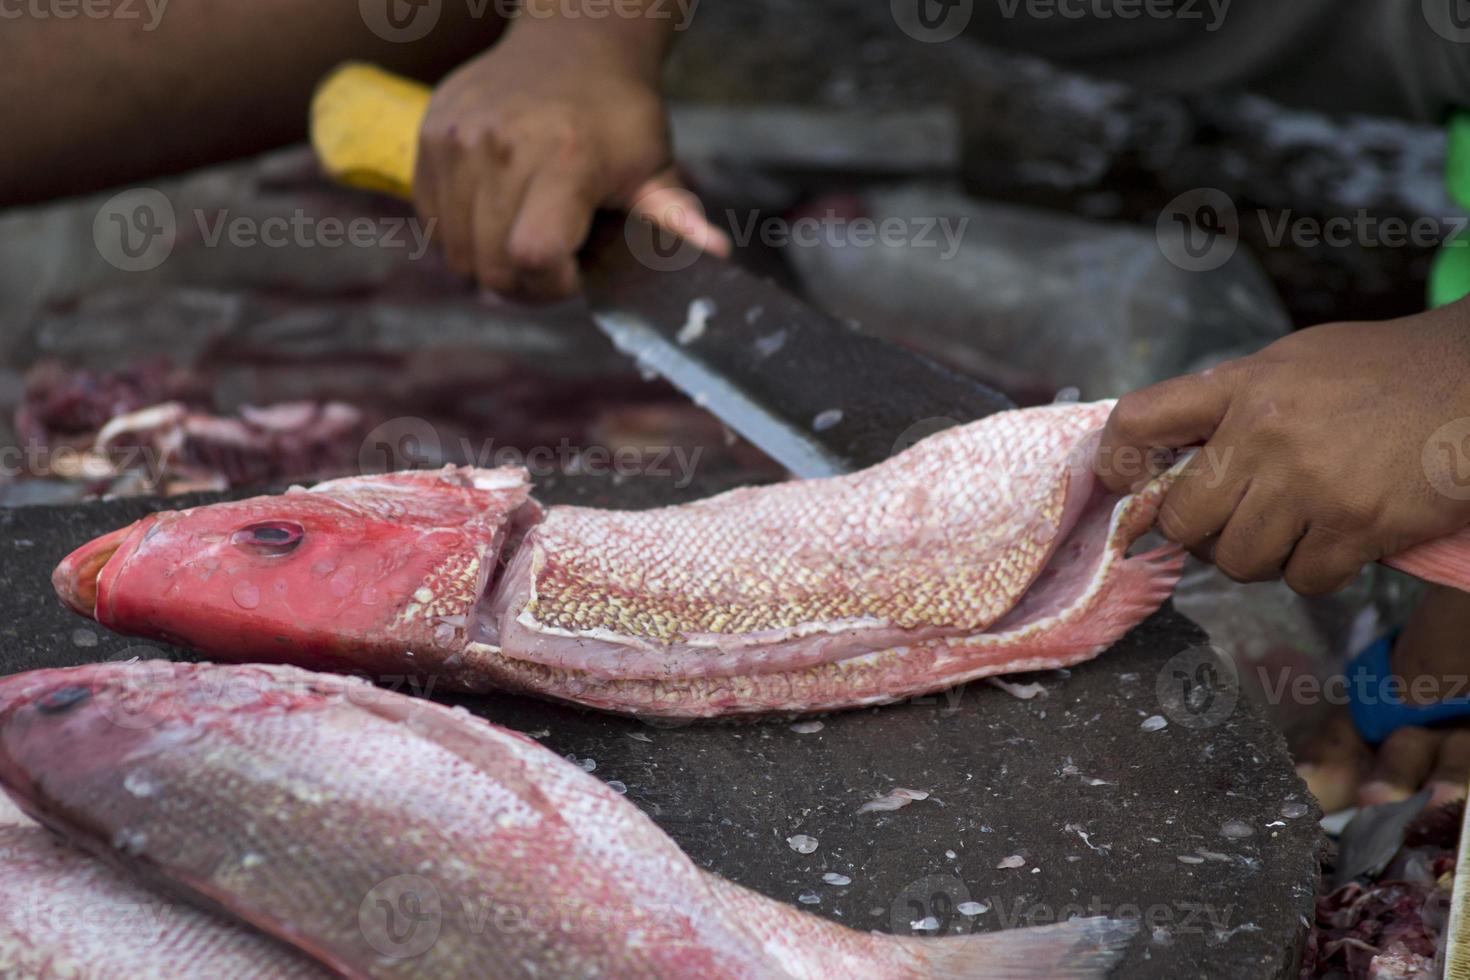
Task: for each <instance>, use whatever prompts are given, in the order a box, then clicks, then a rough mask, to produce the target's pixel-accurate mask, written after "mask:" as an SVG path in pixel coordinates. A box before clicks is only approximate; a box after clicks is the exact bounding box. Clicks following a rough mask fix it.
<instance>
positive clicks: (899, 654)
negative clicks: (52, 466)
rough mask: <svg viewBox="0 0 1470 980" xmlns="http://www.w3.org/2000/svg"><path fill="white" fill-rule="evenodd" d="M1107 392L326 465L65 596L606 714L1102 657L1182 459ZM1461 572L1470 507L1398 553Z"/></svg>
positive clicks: (183, 636) (207, 633)
mask: <svg viewBox="0 0 1470 980" xmlns="http://www.w3.org/2000/svg"><path fill="white" fill-rule="evenodd" d="M1111 407H1112V403H1110V402H1100V403H1096V404H1092V405H1053V406H1044V407H1040V408H1031V409H1023V410H1017V411H1013V412H1005V413H1000V414H997V415H993V416H990V417H988V418H986V419H982V420H980V421H978V422H974V423H971V424H969V425H965V426H957V427H954V428H951V429H949V430H946V431H943V432H940V433H937V434H935V435H933V436H931V437H929V438H927V439H925V440H923V441H921V442H919V443H917V444H916V445H914V446H912V447H910V448H909V449H907V450H905V451H904V452H902V453H900V454H899V455H897V456H895V457H894V458H892V459H890V460H888V461H886V462H884V463H881V464H879V465H877V466H875V467H871V468H869V469H867V470H864V471H862V472H859V473H854V474H850V475H848V476H843V477H834V478H829V479H824V480H809V481H800V482H791V483H787V484H778V485H774V486H767V487H757V488H748V489H742V490H736V491H732V492H730V493H726V494H722V495H720V496H717V497H712V498H709V499H707V500H702V501H696V502H693V503H688V504H683V505H680V506H677V507H667V508H662V509H659V510H653V511H643V512H622V511H605V510H593V509H589V508H578V507H551V508H549V509H548V510H542V509H541V507H540V506H539V505H538V504H537V503H536V502H535V501H534V500H532V499H531V498H530V496H529V492H530V484H529V477H528V475H527V474H526V473H525V472H524V471H523V470H519V469H514V468H503V469H499V470H482V469H473V468H464V467H460V468H456V467H447V468H445V469H443V470H439V471H435V472H428V473H422V472H420V473H394V474H387V475H381V476H367V477H353V478H348V479H344V480H334V481H330V482H328V483H324V484H321V485H319V486H318V487H316V488H314V489H313V490H312V491H310V492H294V493H288V494H285V495H281V496H276V497H258V498H254V499H251V500H245V501H236V502H231V503H225V504H217V505H214V506H210V507H201V508H196V509H194V510H191V511H183V512H177V513H162V514H158V515H154V516H152V517H148V518H144V520H142V521H140V522H138V523H137V524H135V525H133V526H132V527H130V528H124V529H120V530H119V531H116V532H114V533H113V534H110V535H107V536H104V537H103V538H99V539H98V540H96V541H94V542H91V543H89V544H87V545H84V546H83V547H82V548H79V549H78V550H77V551H76V552H75V553H74V554H73V555H71V556H69V557H68V558H67V559H66V560H65V561H64V562H62V564H61V565H60V566H59V567H58V568H57V570H56V573H55V575H54V576H53V580H54V582H55V584H56V587H57V590H58V592H59V593H60V594H61V595H62V597H63V598H64V599H65V600H66V601H67V602H68V603H69V604H70V605H71V606H72V607H73V608H74V609H76V610H77V611H79V612H82V613H84V614H86V615H90V616H93V617H94V618H95V619H96V620H97V621H98V622H100V623H102V624H103V625H105V626H108V627H109V628H112V629H115V630H118V631H120V632H125V633H133V634H137V635H143V636H153V637H158V638H160V639H171V640H175V641H178V642H183V643H186V644H189V645H191V646H193V647H195V648H197V649H199V650H201V651H203V652H205V653H207V654H210V655H212V656H215V657H218V658H221V659H227V660H235V661H242V660H245V661H248V660H259V661H266V662H287V663H294V664H297V665H301V666H307V667H316V668H322V669H331V670H351V671H355V672H362V673H366V674H368V675H370V676H380V677H381V676H385V675H390V676H402V675H404V674H409V675H411V676H415V677H419V678H432V679H433V681H434V683H435V684H436V685H437V686H438V687H439V688H440V689H457V690H465V691H485V690H490V689H496V688H500V689H507V690H515V691H522V692H527V693H532V694H537V695H540V696H545V697H551V698H556V699H560V700H568V701H573V702H576V703H579V704H584V705H589V706H593V707H598V708H601V709H604V710H609V711H622V712H629V713H635V714H655V715H661V716H669V717H708V716H717V715H726V714H742V713H758V712H766V711H784V712H801V711H826V710H833V709H836V708H842V707H855V706H861V705H866V704H875V703H880V702H882V701H891V700H895V699H898V698H903V697H908V696H911V695H915V694H924V693H931V692H934V691H939V690H943V689H944V688H947V687H951V686H953V685H955V684H959V683H963V682H965V681H967V680H973V679H975V678H977V677H984V676H989V675H994V674H1002V673H1010V672H1017V671H1024V670H1034V669H1039V668H1047V667H1062V666H1068V665H1071V664H1075V663H1078V662H1080V661H1082V660H1086V659H1088V658H1089V657H1092V656H1096V655H1097V654H1098V653H1100V652H1101V651H1102V650H1104V649H1106V648H1107V647H1108V646H1109V645H1110V644H1111V643H1113V642H1114V641H1116V640H1117V639H1118V638H1119V637H1121V636H1122V635H1123V634H1124V633H1126V632H1127V631H1128V630H1129V629H1131V628H1132V627H1133V626H1135V625H1137V624H1138V623H1139V622H1142V621H1143V620H1144V619H1145V618H1147V617H1148V615H1150V614H1151V613H1152V612H1153V611H1154V610H1155V609H1157V608H1158V607H1159V606H1160V605H1161V604H1162V603H1163V602H1164V601H1165V600H1166V599H1167V597H1168V595H1169V593H1170V591H1171V590H1172V589H1173V587H1174V585H1175V584H1176V583H1177V581H1178V578H1179V574H1180V570H1181V568H1182V551H1181V550H1180V549H1178V548H1175V547H1172V546H1167V547H1165V548H1163V549H1161V550H1159V551H1156V552H1152V553H1150V554H1148V555H1138V556H1129V554H1128V552H1129V550H1130V549H1131V548H1132V546H1133V544H1134V543H1135V542H1136V541H1137V539H1138V538H1139V537H1140V536H1142V535H1143V534H1144V533H1145V532H1146V531H1147V530H1148V528H1149V527H1150V526H1151V525H1152V524H1153V523H1154V520H1155V518H1156V516H1157V512H1158V507H1159V503H1160V501H1161V499H1162V497H1163V495H1164V493H1165V492H1166V491H1167V490H1168V488H1169V486H1171V485H1172V482H1173V481H1174V480H1175V479H1177V478H1178V476H1179V474H1180V472H1181V471H1182V468H1183V467H1184V466H1185V465H1187V464H1184V463H1181V464H1180V465H1179V466H1176V467H1175V468H1174V469H1173V470H1171V471H1170V472H1168V473H1165V474H1163V475H1161V476H1159V477H1158V478H1156V479H1155V480H1153V481H1152V482H1151V483H1149V484H1148V485H1147V486H1146V487H1144V488H1143V489H1141V490H1140V491H1139V492H1137V493H1135V494H1132V495H1129V496H1127V497H1120V496H1116V495H1112V494H1109V493H1108V492H1106V491H1105V490H1104V489H1103V488H1102V486H1101V484H1100V481H1098V480H1097V479H1096V478H1095V476H1094V474H1093V472H1092V466H1091V464H1092V457H1093V455H1094V453H1095V448H1094V447H1095V445H1096V441H1095V440H1096V435H1095V433H1096V431H1097V430H1098V429H1099V428H1100V427H1101V426H1102V424H1103V423H1104V421H1105V420H1106V418H1107V415H1108V412H1109V411H1110V409H1111ZM1386 562H1387V563H1388V564H1390V565H1393V566H1394V567H1397V568H1400V569H1403V570H1405V571H1408V572H1410V573H1411V574H1417V575H1420V576H1421V577H1425V578H1428V579H1430V580H1431V581H1435V582H1440V583H1441V584H1449V585H1454V586H1456V587H1459V588H1466V587H1470V530H1467V531H1465V532H1462V533H1460V534H1457V535H1452V536H1450V537H1449V538H1445V539H1442V540H1440V541H1433V542H1429V543H1427V544H1423V545H1420V546H1418V547H1416V548H1413V549H1410V550H1409V551H1407V552H1405V553H1404V554H1402V555H1398V556H1395V557H1393V558H1390V559H1386Z"/></svg>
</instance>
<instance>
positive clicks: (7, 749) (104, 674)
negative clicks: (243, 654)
mask: <svg viewBox="0 0 1470 980" xmlns="http://www.w3.org/2000/svg"><path fill="white" fill-rule="evenodd" d="M361 684H362V682H361V681H359V680H357V679H355V678H350V677H333V676H330V675H325V674H311V673H308V672H305V671H299V670H295V669H293V668H289V667H272V666H253V667H227V666H221V665H217V664H193V663H177V662H171V661H163V660H158V661H138V660H129V661H114V662H105V663H97V664H87V665H85V666H81V667H68V668H61V669H52V670H36V671H30V672H28V673H23V674H16V675H13V676H10V677H0V787H3V788H4V790H5V791H6V792H7V793H8V794H9V795H10V796H11V797H12V798H13V799H15V801H16V802H17V803H18V804H19V805H20V807H21V808H22V809H23V810H24V811H25V812H26V813H28V814H30V815H31V816H33V817H35V818H36V819H38V820H41V821H42V822H44V823H48V824H50V825H52V826H58V823H59V824H60V825H61V826H64V825H65V824H66V822H67V821H66V819H65V817H66V814H65V812H64V811H65V810H66V807H67V805H68V804H69V803H70V802H75V801H76V800H79V799H88V798H97V794H99V793H103V792H104V790H105V787H108V786H112V785H115V784H116V782H117V781H118V780H119V779H120V778H121V774H123V773H126V772H127V771H129V770H130V769H132V768H135V767H136V765H137V764H138V763H139V762H140V761H141V760H142V759H145V758H146V757H148V756H150V755H153V754H156V753H166V752H168V751H170V749H172V748H174V747H176V746H178V745H179V744H180V743H181V742H182V741H185V740H188V739H191V738H194V737H195V736H196V734H197V732H198V731H199V730H200V729H201V728H204V727H210V726H217V725H219V724H222V723H225V722H226V720H227V719H228V718H229V716H231V715H239V714H243V713H249V714H252V715H257V716H258V715H259V714H260V713H261V712H263V711H297V710H300V709H301V708H303V707H306V706H314V705H318V704H322V703H326V702H329V701H340V700H343V699H344V697H347V696H351V695H352V692H353V691H354V690H355V687H354V685H361ZM363 687H364V688H365V687H366V685H363Z"/></svg>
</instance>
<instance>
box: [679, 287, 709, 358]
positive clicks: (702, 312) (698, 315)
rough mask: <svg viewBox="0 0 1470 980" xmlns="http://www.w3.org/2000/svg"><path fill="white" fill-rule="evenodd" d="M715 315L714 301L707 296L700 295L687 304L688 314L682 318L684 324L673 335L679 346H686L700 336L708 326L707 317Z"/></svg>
mask: <svg viewBox="0 0 1470 980" xmlns="http://www.w3.org/2000/svg"><path fill="white" fill-rule="evenodd" d="M714 315H715V301H714V300H712V299H710V298H709V297H707V296H701V297H699V298H698V299H696V300H694V301H692V302H691V303H690V304H689V315H688V316H687V317H685V318H684V326H682V327H680V328H679V333H678V334H677V335H676V336H675V337H674V339H675V340H677V341H678V342H679V344H680V346H683V347H688V346H689V345H690V344H692V343H694V342H695V341H696V340H698V339H699V338H700V337H703V336H704V332H705V330H706V329H708V327H709V318H710V317H712V316H714Z"/></svg>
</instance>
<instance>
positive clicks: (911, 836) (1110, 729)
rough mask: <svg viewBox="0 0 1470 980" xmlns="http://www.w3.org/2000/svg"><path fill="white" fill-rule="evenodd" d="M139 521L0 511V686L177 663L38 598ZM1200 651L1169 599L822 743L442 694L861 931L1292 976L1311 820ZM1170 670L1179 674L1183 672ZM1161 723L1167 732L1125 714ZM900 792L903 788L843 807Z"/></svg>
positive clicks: (138, 507)
mask: <svg viewBox="0 0 1470 980" xmlns="http://www.w3.org/2000/svg"><path fill="white" fill-rule="evenodd" d="M706 489H709V488H706ZM539 492H540V495H541V496H542V498H543V499H546V500H549V501H553V502H555V501H561V500H576V501H578V502H582V503H598V504H603V505H615V504H621V505H624V506H637V505H641V504H649V503H654V502H662V501H664V500H667V499H669V497H670V491H668V490H666V489H664V488H663V487H661V486H648V485H639V484H637V483H636V482H634V483H625V484H623V485H621V486H611V485H609V484H606V483H603V482H581V483H576V482H573V483H566V482H552V483H549V484H543V485H542V487H541V488H540V491H539ZM194 500H195V502H197V500H198V498H194ZM157 506H158V503H157V502H156V501H155V502H149V501H145V500H134V501H119V502H112V503H102V504H90V505H79V506H64V507H55V508H41V507H34V508H17V509H12V510H0V597H3V599H0V602H3V603H4V607H5V608H4V614H3V615H0V673H11V672H15V671H20V670H27V669H33V668H40V667H56V666H66V665H72V664H81V663H86V662H90V661H98V660H106V659H117V658H125V657H130V656H144V657H162V656H173V657H186V656H187V654H185V653H184V652H182V651H178V650H174V649H171V648H166V647H163V646H160V645H155V644H148V643H145V642H142V641H139V640H136V639H130V638H126V637H120V636H116V635H114V634H112V633H109V632H108V631H107V630H105V629H102V628H101V627H99V626H96V625H88V624H86V623H84V622H83V621H81V620H80V619H78V618H77V617H76V616H75V615H73V614H72V613H70V612H69V611H67V610H66V609H64V608H63V607H62V606H61V604H60V603H59V602H58V601H57V600H56V599H55V598H54V597H53V596H52V594H51V589H50V585H49V574H50V570H51V568H52V567H53V566H54V564H55V563H56V561H58V560H59V559H60V558H61V557H62V556H63V555H64V554H65V553H66V552H67V551H68V550H69V549H71V548H73V547H75V546H76V545H78V544H80V543H82V542H83V541H85V540H88V539H90V538H91V537H93V536H95V535H98V534H101V533H103V532H105V531H109V530H112V529H113V528H115V527H118V526H120V525H122V524H124V523H126V522H128V521H131V520H133V519H135V518H137V517H139V516H141V515H142V514H144V513H146V512H148V511H149V510H151V509H154V508H156V507H157ZM1202 642H1203V635H1202V634H1201V633H1200V632H1199V631H1198V630H1197V629H1196V628H1195V627H1194V626H1193V625H1192V624H1191V623H1190V622H1189V621H1188V620H1186V619H1184V618H1183V617H1181V616H1179V615H1178V614H1176V613H1174V612H1172V611H1171V610H1167V609H1166V610H1164V611H1162V612H1160V613H1158V614H1157V615H1155V616H1154V617H1153V618H1152V619H1150V620H1149V621H1148V622H1146V623H1145V624H1143V625H1142V626H1141V627H1139V628H1138V629H1137V630H1135V631H1134V632H1133V633H1132V634H1130V635H1129V636H1128V637H1126V638H1125V639H1124V640H1123V641H1122V642H1120V643H1119V644H1118V645H1117V646H1116V647H1115V648H1114V649H1113V650H1111V651H1109V652H1108V653H1107V654H1105V655H1104V656H1102V657H1101V658H1099V659H1098V660H1095V661H1093V662H1092V663H1089V664H1086V665H1083V666H1082V667H1079V668H1077V669H1075V670H1074V671H1072V672H1071V673H1070V676H1068V675H1066V674H1065V673H1064V672H1052V673H1045V674H1038V675H1035V676H1029V677H1023V678H1020V679H1021V680H1023V681H1037V682H1039V683H1040V684H1041V686H1042V687H1043V688H1044V689H1045V693H1044V694H1043V695H1040V696H1036V697H1032V698H1031V699H1029V700H1020V699H1018V698H1016V697H1013V696H1011V695H1010V694H1007V693H1005V692H1003V691H1001V690H999V689H997V688H995V687H993V686H990V685H988V684H985V683H983V682H982V683H978V684H972V685H969V686H967V687H964V688H960V689H956V690H953V691H949V692H946V693H943V694H938V695H934V696H932V697H927V698H920V699H916V700H914V701H910V702H906V703H903V704H897V705H889V706H886V707H882V708H875V709H869V710H865V711H859V712H851V713H845V714H838V715H831V716H827V717H825V718H823V719H821V721H822V724H821V726H820V728H816V727H815V726H813V725H811V724H801V725H793V722H792V720H791V719H779V720H769V721H764V722H757V723H751V722H746V723H739V724H699V725H689V726H683V727H666V726H658V727H655V726H651V725H648V724H645V723H642V722H639V721H635V720H630V719H624V718H615V717H610V716H606V715H600V714H593V713H588V712H583V711H579V710H575V709H571V708H565V707H561V706H557V705H551V704H546V703H541V702H537V701H533V700H528V699H524V698H517V697H509V696H503V697H502V696H491V697H454V698H450V699H448V700H451V701H453V702H454V703H459V704H463V705H464V706H465V707H467V708H469V709H470V710H471V711H473V712H475V713H476V714H479V715H482V716H484V717H486V718H488V719H491V720H493V721H496V722H498V723H500V724H504V725H507V726H509V727H511V728H515V729H518V730H520V731H523V732H526V733H528V734H530V735H532V736H533V737H535V738H537V739H538V740H539V741H540V742H541V743H542V744H543V745H546V746H547V747H548V748H550V749H552V750H553V751H555V752H557V753H559V754H561V755H563V756H573V757H575V759H576V760H577V761H578V762H579V763H581V764H582V765H583V767H584V768H588V769H589V770H590V771H591V772H592V773H593V775H595V776H596V777H597V778H599V779H603V780H605V781H608V782H610V783H616V784H618V786H619V787H625V788H626V793H627V797H628V799H630V800H632V801H633V802H634V803H636V804H637V805H638V806H640V807H642V808H643V809H644V810H645V811H647V812H648V813H649V814H650V815H651V816H652V817H653V818H654V819H655V820H656V821H657V822H658V823H659V824H660V826H662V827H663V828H664V829H665V830H666V831H668V833H669V834H671V835H672V836H673V837H674V838H675V840H677V841H678V842H679V844H680V845H681V846H682V847H683V848H684V849H685V850H686V851H687V852H688V853H689V854H690V855H692V856H693V858H694V859H695V860H696V861H697V862H698V863H699V864H700V865H701V866H703V867H705V868H708V869H710V870H712V871H715V872H717V873H719V874H721V875H724V876H726V877H728V878H730V879H732V880H734V881H737V882H740V883H741V884H744V885H748V886H750V887H752V888H755V889H757V890H759V891H761V892H764V893H766V894H767V895H770V896H772V897H775V898H778V899H780V900H782V901H785V902H789V903H791V904H793V905H799V906H800V907H802V908H805V909H807V910H808V911H811V912H814V913H816V914H818V915H823V916H827V917H829V918H832V919H836V920H838V921H841V922H845V923H847V924H848V925H851V926H853V927H855V928H859V929H865V930H867V929H876V930H880V931H884V932H900V933H913V932H919V931H922V932H926V933H929V934H938V933H954V932H959V931H966V930H986V931H988V930H995V929H1001V928H1011V927H1016V926H1022V925H1027V924H1043V923H1046V922H1050V921H1054V920H1056V919H1057V918H1060V917H1066V916H1069V915H1076V914H1111V915H1122V916H1136V917H1140V918H1141V920H1142V923H1141V928H1140V930H1139V934H1138V936H1137V937H1136V938H1135V939H1134V940H1133V942H1132V945H1131V946H1130V948H1129V951H1128V956H1127V959H1126V960H1125V961H1124V963H1123V965H1122V968H1121V969H1120V970H1119V971H1118V972H1117V973H1116V974H1115V975H1117V976H1127V977H1169V978H1174V977H1190V976H1212V977H1242V976H1251V977H1269V976H1278V975H1280V976H1285V975H1294V973H1295V970H1294V967H1293V961H1294V959H1295V957H1296V955H1297V953H1298V951H1299V949H1300V945H1301V941H1302V939H1303V936H1304V926H1303V923H1304V922H1305V921H1307V920H1306V918H1304V917H1305V916H1308V915H1309V914H1310V911H1311V908H1312V897H1313V889H1314V885H1315V882H1316V873H1317V855H1318V847H1319V841H1320V837H1319V834H1318V830H1317V827H1316V819H1317V817H1318V816H1319V814H1318V813H1317V810H1316V807H1315V806H1314V805H1312V804H1311V801H1310V800H1309V798H1308V797H1307V796H1306V792H1305V788H1304V787H1303V785H1302V784H1301V783H1300V781H1298V780H1297V778H1296V776H1295V774H1294V773H1293V771H1292V768H1291V764H1290V761H1289V759H1288V757H1287V754H1286V749H1285V745H1284V744H1283V742H1282V740H1281V738H1280V737H1279V736H1278V735H1277V734H1276V733H1275V732H1274V731H1272V730H1271V729H1270V728H1269V727H1268V726H1267V725H1266V723H1265V722H1264V720H1263V719H1262V716H1261V714H1260V712H1259V711H1258V710H1257V709H1256V708H1255V707H1253V706H1251V705H1250V704H1248V703H1247V702H1245V701H1244V700H1241V701H1239V702H1238V703H1232V701H1233V700H1234V699H1233V693H1234V692H1233V689H1232V688H1231V687H1229V686H1221V685H1220V684H1218V683H1215V682H1214V681H1212V680H1211V678H1209V677H1206V678H1205V683H1206V685H1207V686H1209V688H1210V689H1209V692H1208V693H1209V694H1212V695H1213V696H1214V697H1213V699H1211V698H1209V697H1207V698H1206V699H1205V700H1204V701H1203V702H1201V701H1200V700H1199V699H1198V698H1197V697H1196V698H1194V699H1191V701H1190V705H1191V706H1192V707H1186V706H1184V705H1183V704H1181V703H1180V702H1179V701H1178V699H1177V698H1170V697H1169V696H1168V692H1169V690H1170V688H1169V686H1168V685H1170V684H1178V683H1180V681H1179V680H1178V676H1179V674H1178V673H1176V670H1175V668H1176V667H1178V666H1179V664H1180V661H1173V662H1171V657H1173V656H1174V655H1176V654H1178V653H1180V652H1181V651H1185V650H1190V649H1192V648H1195V647H1197V646H1198V645H1200V644H1201V643H1202ZM1186 660H1188V662H1187V663H1186V664H1185V666H1186V667H1188V668H1189V669H1188V670H1186V671H1184V672H1182V673H1183V675H1185V676H1188V677H1194V678H1199V677H1201V676H1202V675H1201V674H1200V673H1199V671H1198V669H1197V668H1198V664H1197V663H1196V662H1195V661H1194V660H1189V659H1188V658H1186ZM1161 676H1162V677H1163V680H1164V685H1163V687H1162V688H1161V685H1160V678H1161ZM390 683H391V682H390ZM398 683H399V684H400V686H402V685H401V682H398ZM1198 693H1199V691H1198V690H1196V691H1195V694H1196V695H1197V694H1198ZM1155 716H1159V717H1162V718H1163V719H1164V720H1165V721H1166V722H1167V723H1166V724H1165V725H1163V726H1162V727H1158V726H1157V723H1155V724H1153V725H1147V726H1145V725H1144V724H1143V722H1144V721H1145V720H1146V719H1149V718H1152V717H1155ZM895 790H913V791H915V792H914V793H910V794H902V795H903V796H906V797H913V798H912V799H909V800H908V802H907V803H906V804H905V805H902V806H900V807H898V808H896V809H874V808H869V809H868V811H867V812H862V813H860V812H859V810H861V809H862V808H863V805H864V804H865V803H868V802H870V801H872V800H874V799H876V798H879V797H885V796H890V795H891V794H893V792H894V791H895ZM923 794H927V796H923V798H919V797H921V796H922V795H923ZM1246 831H1249V833H1246ZM792 840H796V841H797V844H796V845H794V844H792V843H790V842H791V841H792ZM813 841H814V842H815V846H812V842H813ZM798 845H799V846H798ZM847 879H850V881H848V880H847ZM916 924H917V926H916Z"/></svg>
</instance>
